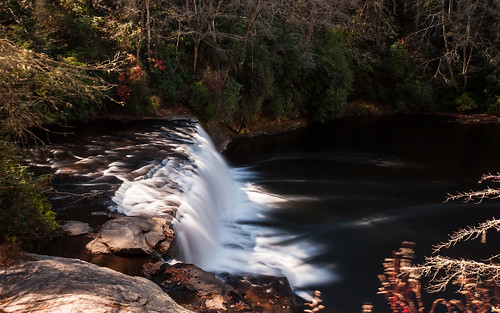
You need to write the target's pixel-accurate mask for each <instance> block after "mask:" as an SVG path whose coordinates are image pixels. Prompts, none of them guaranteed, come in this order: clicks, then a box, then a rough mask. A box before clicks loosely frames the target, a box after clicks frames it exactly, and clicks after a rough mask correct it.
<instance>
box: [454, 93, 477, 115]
mask: <svg viewBox="0 0 500 313" xmlns="http://www.w3.org/2000/svg"><path fill="white" fill-rule="evenodd" d="M455 104H456V105H457V110H459V111H460V112H463V111H469V110H474V109H476V108H477V103H476V101H474V99H472V98H471V97H470V96H469V95H468V94H467V93H466V92H464V93H463V94H462V95H461V96H460V97H457V98H456V99H455Z"/></svg>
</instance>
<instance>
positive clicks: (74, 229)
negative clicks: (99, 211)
mask: <svg viewBox="0 0 500 313" xmlns="http://www.w3.org/2000/svg"><path fill="white" fill-rule="evenodd" d="M61 228H62V229H63V230H64V231H65V232H66V233H67V234H68V235H70V236H78V235H85V234H88V233H91V232H92V231H93V229H92V227H90V226H89V224H87V223H84V222H79V221H68V222H66V223H64V225H62V227H61Z"/></svg>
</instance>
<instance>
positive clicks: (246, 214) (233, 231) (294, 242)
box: [108, 125, 333, 287]
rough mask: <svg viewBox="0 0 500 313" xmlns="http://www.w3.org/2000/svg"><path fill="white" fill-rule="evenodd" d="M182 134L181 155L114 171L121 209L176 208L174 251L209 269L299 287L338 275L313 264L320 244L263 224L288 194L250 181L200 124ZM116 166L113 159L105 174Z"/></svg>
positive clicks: (163, 212) (155, 210)
mask: <svg viewBox="0 0 500 313" xmlns="http://www.w3.org/2000/svg"><path fill="white" fill-rule="evenodd" d="M185 139H186V144H179V145H178V146H177V147H176V149H175V150H176V152H178V153H179V154H182V155H185V156H187V157H186V159H185V160H184V161H179V160H177V159H170V158H166V159H164V160H163V161H162V162H161V163H159V164H157V165H156V166H154V167H151V165H147V166H149V167H148V168H145V170H146V174H144V175H142V176H136V175H132V177H134V176H135V178H133V179H130V178H127V175H117V177H119V178H120V179H121V180H122V181H123V183H122V185H121V186H120V188H119V189H118V190H117V192H116V194H115V196H114V197H113V201H114V202H115V203H116V207H115V208H116V210H118V211H120V212H123V213H125V214H127V215H143V214H147V215H154V216H162V215H166V214H170V213H171V212H172V210H174V207H176V206H177V212H176V217H175V219H174V229H175V232H176V240H177V243H176V249H177V254H178V256H177V257H178V258H179V259H180V260H181V261H183V262H187V263H193V264H196V265H198V266H200V267H202V268H204V269H206V270H209V271H214V272H230V273H256V274H265V275H276V276H286V277H287V278H288V279H289V280H290V282H291V283H292V285H293V286H295V287H305V286H307V285H310V284H314V285H318V284H321V283H326V282H328V281H330V280H332V279H333V274H332V271H331V269H328V268H322V267H320V266H319V265H317V264H312V263H310V262H309V261H310V259H311V258H312V257H314V256H315V255H317V254H319V253H320V252H321V247H318V246H315V245H314V244H313V243H311V242H308V241H307V240H304V239H302V238H300V237H299V236H298V235H294V234H290V233H287V232H286V231H283V230H280V229H279V228H277V227H272V226H265V224H266V223H267V222H269V219H270V216H269V214H268V213H269V212H271V211H272V210H275V209H277V208H278V207H279V205H280V204H281V203H283V202H286V201H289V199H286V198H283V197H281V196H278V195H274V194H271V193H268V192H266V191H265V190H264V189H262V188H261V187H259V186H255V185H252V184H250V183H248V180H249V178H250V177H252V175H254V174H253V173H252V172H251V171H250V170H248V169H245V168H234V169H230V168H229V167H228V166H227V165H226V163H225V161H224V159H223V158H222V156H221V155H220V154H219V153H218V152H217V150H216V149H215V147H214V145H213V143H212V142H211V140H210V138H209V136H208V135H207V133H206V132H205V131H204V130H203V129H202V128H201V127H200V126H199V125H198V126H197V127H196V131H195V132H194V133H193V134H192V136H191V138H185ZM119 167H120V164H119V163H116V164H110V167H109V169H108V174H111V173H115V174H116V172H120V170H119ZM136 171H138V172H141V171H140V169H138V170H136Z"/></svg>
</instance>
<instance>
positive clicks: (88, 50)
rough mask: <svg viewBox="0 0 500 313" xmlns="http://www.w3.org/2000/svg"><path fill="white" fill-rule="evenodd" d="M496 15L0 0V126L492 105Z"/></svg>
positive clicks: (16, 131)
mask: <svg viewBox="0 0 500 313" xmlns="http://www.w3.org/2000/svg"><path fill="white" fill-rule="evenodd" d="M498 13H499V5H498V1H496V0H477V1H475V0H467V1H453V0H448V1H446V0H435V1H434V0H432V1H428V0H426V1H423V0H422V1H420V0H419V1H414V2H411V3H408V2H406V1H396V0H393V1H389V0H374V1H358V0H343V1H326V0H312V1H290V0H283V1H265V0H243V1H236V0H234V1H226V0H199V1H170V0H169V1H164V0H157V1H153V0H123V1H105V0H102V1H101V0H99V1H86V0H54V1H52V0H36V1H20V0H2V1H1V5H0V37H1V39H0V40H1V50H0V51H1V52H0V58H1V61H2V62H1V65H0V66H1V72H0V79H1V81H2V87H0V88H1V89H0V94H1V95H2V99H3V103H2V107H1V116H2V125H1V127H2V130H3V132H4V133H5V134H7V135H10V136H19V135H20V134H23V133H24V131H25V130H27V128H29V127H30V126H33V125H42V124H43V123H46V122H50V121H56V120H59V119H79V118H86V117H90V116H94V115H96V114H99V113H101V112H105V111H108V110H117V109H118V110H120V109H121V110H126V111H128V112H132V113H134V114H135V113H143V114H144V113H148V112H149V113H151V112H155V111H158V110H160V109H162V108H175V107H179V106H184V107H187V108H189V109H190V110H192V111H193V112H195V114H196V115H197V116H198V117H199V118H200V119H201V120H204V121H211V120H216V121H220V122H222V123H224V124H226V125H228V126H231V127H232V128H234V129H238V130H239V129H243V128H244V127H246V126H248V125H251V124H252V123H255V122H256V121H257V120H261V119H267V120H270V121H273V120H276V121H279V120H286V119H290V118H294V117H297V116H300V115H302V116H307V117H308V118H309V119H311V120H314V121H327V120H330V119H332V118H335V117H337V116H339V115H341V114H342V113H343V112H344V111H345V110H346V107H347V103H348V102H358V103H360V105H359V106H357V108H356V109H357V111H358V112H356V113H361V114H366V113H370V112H372V111H374V110H377V108H382V109H385V110H389V111H395V112H401V111H429V110H430V111H436V110H444V111H455V110H458V111H466V112H471V111H479V112H489V113H492V114H496V113H500V102H499V101H500V100H499V88H500V81H499V78H498V68H499V66H498V64H499V62H500V56H499V52H498V51H499V49H498V45H499V38H500V37H499V31H500V27H499V17H498V16H499V14H498ZM21 103H22V104H23V105H22V106H20V105H19V104H21ZM21 107H22V108H21ZM12 119H14V120H19V119H20V120H23V121H24V123H22V124H23V125H22V126H20V125H16V124H19V123H14V122H12Z"/></svg>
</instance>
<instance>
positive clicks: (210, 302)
mask: <svg viewBox="0 0 500 313" xmlns="http://www.w3.org/2000/svg"><path fill="white" fill-rule="evenodd" d="M149 267H150V268H153V270H149V271H148V270H147V269H146V271H145V274H146V276H147V277H149V278H150V279H151V280H152V281H153V282H155V283H157V284H158V285H159V286H160V287H161V288H162V290H163V291H165V292H166V293H168V294H169V295H170V296H171V297H172V298H173V299H174V300H175V301H176V302H177V303H179V304H181V305H183V306H184V307H186V308H188V309H191V310H193V311H195V312H202V313H211V312H228V313H236V312H262V313H292V312H301V310H300V305H299V303H298V301H297V298H296V296H295V294H294V293H293V291H292V289H291V288H290V284H289V282H288V280H287V279H286V278H285V277H273V276H255V275H248V276H233V275H230V274H223V275H222V277H220V279H219V278H218V277H216V276H215V275H214V274H212V273H209V272H206V271H204V270H203V269H201V268H199V267H197V266H195V265H192V264H183V263H178V264H175V265H173V266H168V265H166V264H162V265H160V266H155V264H150V265H149Z"/></svg>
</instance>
